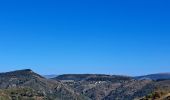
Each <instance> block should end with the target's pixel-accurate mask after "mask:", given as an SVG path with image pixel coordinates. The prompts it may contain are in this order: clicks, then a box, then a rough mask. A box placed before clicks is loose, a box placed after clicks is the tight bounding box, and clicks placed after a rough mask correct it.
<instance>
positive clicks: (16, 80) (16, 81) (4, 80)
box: [0, 69, 83, 100]
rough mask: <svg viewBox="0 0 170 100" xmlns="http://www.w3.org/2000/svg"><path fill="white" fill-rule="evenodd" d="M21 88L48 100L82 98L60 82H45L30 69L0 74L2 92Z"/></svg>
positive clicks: (45, 80)
mask: <svg viewBox="0 0 170 100" xmlns="http://www.w3.org/2000/svg"><path fill="white" fill-rule="evenodd" d="M22 88H30V89H31V90H32V91H36V92H38V93H40V94H42V95H43V96H44V98H47V99H48V100H53V99H54V98H55V99H62V100H68V99H71V100H74V99H77V98H83V96H81V95H80V94H79V93H76V92H74V91H73V90H72V89H70V88H69V87H67V86H65V85H64V84H62V83H61V82H58V81H53V80H47V79H46V78H44V77H42V76H40V75H38V74H36V73H34V72H33V71H32V70H30V69H26V70H18V71H13V72H7V73H1V74H0V89H1V90H2V91H4V90H5V91H6V90H8V91H10V90H13V89H14V90H18V89H19V90H21V89H22ZM66 94H67V95H66Z"/></svg>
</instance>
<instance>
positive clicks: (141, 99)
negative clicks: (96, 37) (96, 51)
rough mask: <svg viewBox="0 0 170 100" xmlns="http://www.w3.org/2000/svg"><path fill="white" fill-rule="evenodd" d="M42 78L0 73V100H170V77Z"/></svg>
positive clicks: (24, 73)
mask: <svg viewBox="0 0 170 100" xmlns="http://www.w3.org/2000/svg"><path fill="white" fill-rule="evenodd" d="M56 73H57V72H56ZM45 77H46V78H45ZM45 77H44V76H41V75H39V74H37V73H35V72H33V71H32V70H30V69H24V70H17V71H12V72H6V73H0V100H170V99H169V98H170V74H169V73H161V74H151V75H145V76H138V77H130V76H121V75H105V74H64V75H59V76H56V75H50V76H45Z"/></svg>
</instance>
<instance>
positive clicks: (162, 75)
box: [135, 73, 170, 80]
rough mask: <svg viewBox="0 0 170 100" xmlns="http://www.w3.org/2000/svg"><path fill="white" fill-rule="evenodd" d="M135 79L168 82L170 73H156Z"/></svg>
mask: <svg viewBox="0 0 170 100" xmlns="http://www.w3.org/2000/svg"><path fill="white" fill-rule="evenodd" d="M135 78H136V79H151V80H169V79H170V73H158V74H150V75H144V76H138V77H135Z"/></svg>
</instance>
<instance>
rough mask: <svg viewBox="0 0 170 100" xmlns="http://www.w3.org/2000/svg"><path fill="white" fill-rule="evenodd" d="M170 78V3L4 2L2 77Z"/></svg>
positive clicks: (110, 0) (1, 11)
mask: <svg viewBox="0 0 170 100" xmlns="http://www.w3.org/2000/svg"><path fill="white" fill-rule="evenodd" d="M24 68H31V69H33V70H34V71H35V72H38V73H40V74H63V73H105V74H124V75H141V74H148V73H157V72H170V1H169V0H1V1H0V71H1V72H4V71H11V70H16V69H24Z"/></svg>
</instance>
